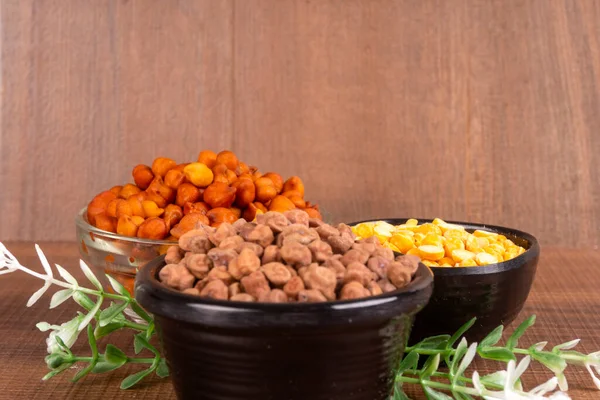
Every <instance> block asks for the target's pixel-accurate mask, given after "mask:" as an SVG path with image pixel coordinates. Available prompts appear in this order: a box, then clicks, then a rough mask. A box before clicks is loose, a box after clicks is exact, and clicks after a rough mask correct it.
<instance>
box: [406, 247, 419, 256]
mask: <svg viewBox="0 0 600 400" xmlns="http://www.w3.org/2000/svg"><path fill="white" fill-rule="evenodd" d="M406 254H410V255H413V256H417V257H419V258H420V257H421V253H420V252H419V249H417V248H414V247H413V248H412V249H410V250H409V251H407V252H406Z"/></svg>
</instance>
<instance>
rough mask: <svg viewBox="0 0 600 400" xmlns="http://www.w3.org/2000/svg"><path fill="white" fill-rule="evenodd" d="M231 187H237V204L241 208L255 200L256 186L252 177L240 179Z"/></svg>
mask: <svg viewBox="0 0 600 400" xmlns="http://www.w3.org/2000/svg"><path fill="white" fill-rule="evenodd" d="M231 187H233V188H235V190H236V192H235V205H236V206H238V207H240V208H246V207H248V204H250V203H252V202H253V201H254V198H255V197H256V188H255V187H254V182H252V180H250V179H238V180H236V181H235V182H234V183H233V184H232V185H231Z"/></svg>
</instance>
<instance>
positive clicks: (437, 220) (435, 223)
mask: <svg viewBox="0 0 600 400" xmlns="http://www.w3.org/2000/svg"><path fill="white" fill-rule="evenodd" d="M432 223H433V224H434V225H437V226H440V225H447V224H446V221H444V220H443V219H441V218H435V219H434V220H433V222H432Z"/></svg>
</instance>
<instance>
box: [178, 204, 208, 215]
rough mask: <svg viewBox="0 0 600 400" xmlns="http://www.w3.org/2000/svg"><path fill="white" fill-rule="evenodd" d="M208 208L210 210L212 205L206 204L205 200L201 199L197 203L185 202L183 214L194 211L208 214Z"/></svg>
mask: <svg viewBox="0 0 600 400" xmlns="http://www.w3.org/2000/svg"><path fill="white" fill-rule="evenodd" d="M208 210H210V207H209V206H208V204H206V203H205V202H203V201H199V202H196V203H185V205H184V206H183V215H187V214H192V213H199V214H204V215H206V213H207V212H208Z"/></svg>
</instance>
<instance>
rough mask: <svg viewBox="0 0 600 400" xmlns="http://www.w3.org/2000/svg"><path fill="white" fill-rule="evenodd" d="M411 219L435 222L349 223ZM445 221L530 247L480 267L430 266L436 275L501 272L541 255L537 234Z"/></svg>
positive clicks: (355, 223)
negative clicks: (522, 241) (513, 240)
mask: <svg viewBox="0 0 600 400" xmlns="http://www.w3.org/2000/svg"><path fill="white" fill-rule="evenodd" d="M409 219H416V220H418V221H419V223H421V222H425V223H429V222H433V219H431V218H414V217H410V218H399V217H394V218H370V219H365V220H361V221H357V222H351V223H349V224H347V225H348V226H350V227H352V226H355V225H358V224H362V223H367V222H378V221H384V222H388V223H391V224H392V225H393V224H398V223H401V222H400V221H404V222H406V221H407V220H409ZM444 222H447V223H449V224H455V225H461V226H463V227H464V228H465V229H473V230H475V229H485V230H491V231H492V232H495V233H500V234H502V235H506V234H508V235H510V236H514V237H518V238H520V239H523V240H525V241H527V243H528V244H529V247H528V248H527V249H525V252H524V253H523V254H520V255H518V256H517V257H515V258H512V259H510V260H507V261H502V262H500V263H496V264H488V265H484V266H478V267H455V268H448V267H435V266H433V267H430V268H431V270H432V271H434V275H435V276H463V275H485V274H494V273H501V272H505V271H510V270H513V269H518V268H520V267H522V266H523V265H525V263H526V261H527V260H529V259H531V258H536V257H539V254H540V245H539V242H538V240H537V239H536V238H535V236H533V235H532V234H530V233H527V232H524V231H520V230H518V229H514V228H507V227H504V226H499V225H490V224H482V223H476V222H464V221H450V220H444ZM394 253H395V254H401V253H397V252H394Z"/></svg>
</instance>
